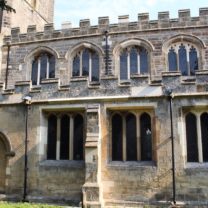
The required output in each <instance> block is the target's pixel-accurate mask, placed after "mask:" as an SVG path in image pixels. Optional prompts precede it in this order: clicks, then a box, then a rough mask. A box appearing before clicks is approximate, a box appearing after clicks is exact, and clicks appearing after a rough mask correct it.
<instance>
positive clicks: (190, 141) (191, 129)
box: [186, 113, 199, 162]
mask: <svg viewBox="0 0 208 208" xmlns="http://www.w3.org/2000/svg"><path fill="white" fill-rule="evenodd" d="M186 141H187V161H188V162H198V161H199V158H198V146H197V125H196V116H195V115H194V114H193V113H188V114H187V115H186Z"/></svg>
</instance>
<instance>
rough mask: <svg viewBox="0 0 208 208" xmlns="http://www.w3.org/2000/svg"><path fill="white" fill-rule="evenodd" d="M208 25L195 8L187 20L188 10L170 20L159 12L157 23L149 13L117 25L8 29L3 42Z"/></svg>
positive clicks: (104, 21)
mask: <svg viewBox="0 0 208 208" xmlns="http://www.w3.org/2000/svg"><path fill="white" fill-rule="evenodd" d="M203 26H208V7H207V8H200V9H199V16H198V17H191V13H190V10H189V9H185V10H179V11H178V18H170V17H169V12H159V13H158V19H157V20H150V19H149V13H139V14H138V19H137V21H135V22H129V15H122V16H119V17H118V23H116V24H110V20H109V17H107V16H106V17H99V18H98V25H95V26H92V25H91V23H90V20H89V19H83V20H80V23H79V27H78V28H73V27H72V26H71V23H70V22H66V23H64V24H63V25H62V29H61V30H54V26H53V24H46V25H45V26H44V31H42V32H37V30H36V26H35V25H30V26H28V28H27V33H24V34H22V33H21V32H20V28H18V27H17V28H12V30H11V36H6V37H5V38H4V43H5V44H7V43H8V42H11V43H14V44H15V43H22V42H30V41H43V40H44V41H45V40H50V39H52V40H53V39H66V38H75V37H79V36H86V35H102V34H103V33H104V31H106V30H107V31H108V32H109V33H118V32H134V31H137V32H139V31H152V30H158V29H160V30H166V29H170V28H171V29H172V30H173V29H180V28H184V27H186V28H189V27H190V28H192V27H194V28H196V27H203Z"/></svg>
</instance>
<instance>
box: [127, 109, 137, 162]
mask: <svg viewBox="0 0 208 208" xmlns="http://www.w3.org/2000/svg"><path fill="white" fill-rule="evenodd" d="M126 151H127V158H126V159H127V161H136V160H137V127H136V116H135V115H133V114H131V113H130V114H128V115H127V116H126Z"/></svg>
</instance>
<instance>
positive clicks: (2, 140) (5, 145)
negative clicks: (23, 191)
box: [0, 132, 15, 194]
mask: <svg viewBox="0 0 208 208" xmlns="http://www.w3.org/2000/svg"><path fill="white" fill-rule="evenodd" d="M11 149H12V148H11V144H10V142H9V140H8V138H7V137H6V136H5V135H4V134H3V133H2V132H0V194H1V193H5V192H6V184H7V180H8V179H7V177H8V173H6V169H7V170H8V166H9V157H13V156H14V155H15V154H14V152H12V151H11Z"/></svg>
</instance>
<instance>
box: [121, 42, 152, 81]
mask: <svg viewBox="0 0 208 208" xmlns="http://www.w3.org/2000/svg"><path fill="white" fill-rule="evenodd" d="M134 49H135V50H136V51H137V60H136V62H137V69H136V73H132V70H131V64H132V60H131V52H132V50H134ZM144 51H145V52H146V56H147V57H146V59H145V62H147V69H146V70H145V71H146V72H145V73H141V71H142V66H141V63H142V59H141V58H142V54H141V53H142V52H144ZM123 52H126V62H127V63H126V65H127V68H126V74H127V79H121V69H122V68H121V56H122V54H123ZM118 59H119V61H118V66H119V81H120V82H122V81H128V80H130V79H131V78H132V77H134V76H144V75H148V74H150V55H149V51H148V49H147V48H145V47H144V46H138V45H130V46H127V47H126V48H122V49H121V50H120V53H119V56H118Z"/></svg>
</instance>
